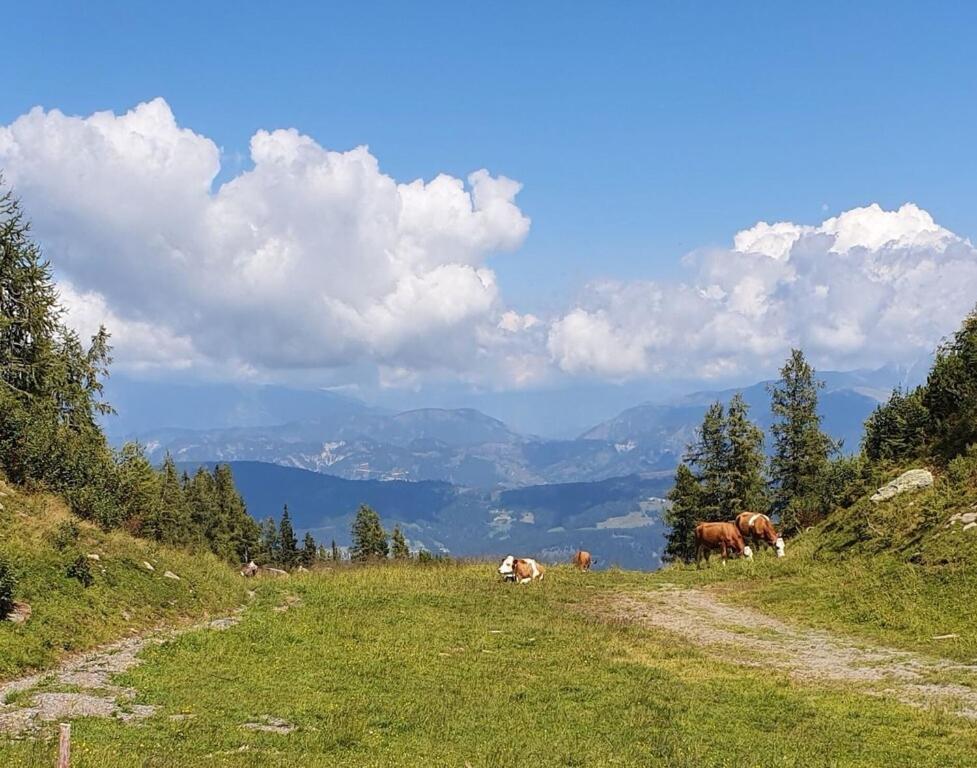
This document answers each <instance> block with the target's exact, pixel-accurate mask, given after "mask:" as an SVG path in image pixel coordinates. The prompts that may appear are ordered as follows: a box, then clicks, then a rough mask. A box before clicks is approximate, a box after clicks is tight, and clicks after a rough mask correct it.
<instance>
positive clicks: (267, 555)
mask: <svg viewBox="0 0 977 768" xmlns="http://www.w3.org/2000/svg"><path fill="white" fill-rule="evenodd" d="M258 560H259V562H261V563H263V564H264V565H281V564H282V545H281V539H280V538H279V537H278V526H277V525H276V524H275V518H273V517H266V518H265V519H264V521H263V522H262V523H261V544H260V554H259V558H258Z"/></svg>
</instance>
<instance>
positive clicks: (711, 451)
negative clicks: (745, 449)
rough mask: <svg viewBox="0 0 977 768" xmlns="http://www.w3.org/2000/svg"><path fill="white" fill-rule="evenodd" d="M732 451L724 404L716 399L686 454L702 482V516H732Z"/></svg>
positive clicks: (714, 518)
mask: <svg viewBox="0 0 977 768" xmlns="http://www.w3.org/2000/svg"><path fill="white" fill-rule="evenodd" d="M729 455H730V447H729V438H728V436H727V432H726V419H725V414H724V412H723V405H722V403H718V402H717V403H713V404H712V405H711V406H709V408H708V410H707V411H706V413H705V416H704V417H703V419H702V425H701V426H700V427H699V429H698V430H697V431H696V437H695V440H694V441H693V442H692V443H691V444H690V445H689V447H688V448H687V450H686V455H685V462H686V463H687V464H688V465H689V467H690V468H691V469H692V470H693V474H694V475H695V478H696V480H697V481H698V482H699V515H700V520H704V521H715V520H727V519H729V517H730V514H729V513H730V510H729V496H730V492H729Z"/></svg>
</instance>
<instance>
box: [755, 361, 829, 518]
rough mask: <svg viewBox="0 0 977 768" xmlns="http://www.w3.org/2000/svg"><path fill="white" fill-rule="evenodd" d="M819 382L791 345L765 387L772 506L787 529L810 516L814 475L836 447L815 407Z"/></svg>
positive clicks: (814, 500)
mask: <svg viewBox="0 0 977 768" xmlns="http://www.w3.org/2000/svg"><path fill="white" fill-rule="evenodd" d="M823 386H824V382H821V381H818V380H817V379H816V378H815V372H814V369H813V368H812V367H811V366H810V364H809V363H808V362H807V360H805V359H804V354H803V352H801V351H800V350H799V349H794V350H791V355H790V358H789V359H788V360H787V362H786V363H785V364H784V367H783V368H782V369H781V371H780V380H779V381H778V382H777V383H776V384H774V385H772V386H771V387H770V388H769V389H770V399H771V409H772V410H773V414H774V423H773V426H772V427H771V432H772V433H773V441H774V454H773V457H772V458H771V460H770V480H771V484H772V486H773V493H774V499H773V509H774V511H775V512H777V513H778V514H779V515H780V518H781V527H782V528H783V529H784V530H785V531H787V532H788V533H793V532H795V531H797V530H798V529H799V528H800V527H801V526H802V525H804V524H807V523H809V522H813V519H812V518H813V516H814V515H815V514H816V513H814V512H812V510H813V509H814V507H815V506H816V504H817V493H818V482H819V477H820V476H821V473H822V472H823V471H824V468H825V465H826V464H827V461H828V456H829V454H830V453H831V452H833V451H835V450H836V449H837V446H835V444H834V443H833V441H832V440H831V438H829V437H828V436H827V435H825V434H824V433H823V432H822V431H821V417H820V416H819V415H818V411H817V408H818V390H819V389H821V388H822V387H823Z"/></svg>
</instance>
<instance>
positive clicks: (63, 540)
mask: <svg viewBox="0 0 977 768" xmlns="http://www.w3.org/2000/svg"><path fill="white" fill-rule="evenodd" d="M80 534H81V529H80V528H79V527H78V523H76V522H75V521H74V520H65V521H63V522H61V523H59V524H58V527H57V529H55V531H54V546H55V548H56V549H58V550H59V551H61V552H64V551H65V550H66V549H68V547H70V546H72V545H73V544H75V543H76V542H77V541H78V536H79V535H80Z"/></svg>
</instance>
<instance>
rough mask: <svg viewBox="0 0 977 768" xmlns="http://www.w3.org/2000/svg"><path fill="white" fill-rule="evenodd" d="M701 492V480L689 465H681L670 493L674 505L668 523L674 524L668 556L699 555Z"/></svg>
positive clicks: (671, 558) (689, 557)
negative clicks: (698, 534)
mask: <svg viewBox="0 0 977 768" xmlns="http://www.w3.org/2000/svg"><path fill="white" fill-rule="evenodd" d="M700 496H701V491H700V487H699V481H698V480H697V479H696V477H695V475H693V474H692V470H690V469H689V467H688V465H686V464H684V463H682V464H679V465H678V470H676V472H675V485H674V487H673V488H672V490H671V491H669V492H668V499H669V501H671V505H670V506H669V508H668V510H667V511H666V512H665V522H666V523H668V525H669V526H670V530H669V532H668V537H667V541H666V544H665V553H664V559H665V560H666V561H669V562H672V561H675V560H683V561H685V562H689V561H691V560H692V559H693V558H694V557H695V538H694V532H695V526H696V525H697V524H698V523H699V522H700V521H701V518H700V512H699V505H700Z"/></svg>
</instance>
